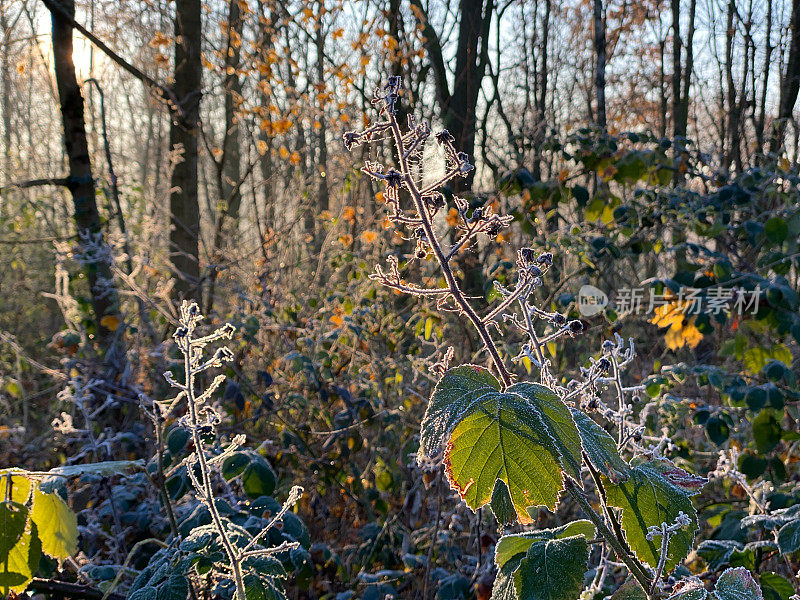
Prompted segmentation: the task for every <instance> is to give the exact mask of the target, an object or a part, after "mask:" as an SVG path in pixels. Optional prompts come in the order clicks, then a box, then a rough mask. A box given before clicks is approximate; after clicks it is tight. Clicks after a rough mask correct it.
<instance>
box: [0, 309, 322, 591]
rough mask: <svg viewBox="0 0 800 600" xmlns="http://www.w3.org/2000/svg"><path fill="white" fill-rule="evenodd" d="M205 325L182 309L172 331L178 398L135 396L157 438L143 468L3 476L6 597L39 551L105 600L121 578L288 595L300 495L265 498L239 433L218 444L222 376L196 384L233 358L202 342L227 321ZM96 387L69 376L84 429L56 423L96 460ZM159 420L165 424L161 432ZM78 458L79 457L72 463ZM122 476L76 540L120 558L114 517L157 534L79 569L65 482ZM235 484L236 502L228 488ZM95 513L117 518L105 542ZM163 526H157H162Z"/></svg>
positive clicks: (264, 485)
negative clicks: (144, 555) (152, 499)
mask: <svg viewBox="0 0 800 600" xmlns="http://www.w3.org/2000/svg"><path fill="white" fill-rule="evenodd" d="M202 319H203V316H202V315H201V314H200V310H199V308H198V306H197V304H195V303H188V302H183V304H182V306H181V307H180V319H179V324H178V327H177V328H176V330H175V333H174V335H173V339H174V341H175V344H176V346H177V349H178V350H179V352H180V355H181V356H182V371H183V377H182V381H179V380H178V379H177V378H176V375H175V374H174V373H173V372H172V371H167V372H166V373H165V374H164V375H165V378H166V380H167V381H168V382H169V384H170V385H171V386H172V387H173V388H176V389H177V390H178V394H177V395H176V396H175V397H174V398H172V399H170V400H165V401H153V400H151V399H149V398H148V397H147V396H145V395H144V394H140V397H139V400H140V406H141V408H142V410H143V411H144V412H145V414H146V415H147V416H148V418H149V419H150V420H151V421H152V424H153V430H154V432H155V446H156V455H155V456H154V458H153V460H152V461H150V463H148V464H147V465H146V466H145V465H144V463H143V461H103V462H94V463H89V464H75V465H67V466H63V467H58V468H55V469H52V470H50V471H47V472H34V471H26V470H23V469H17V468H14V469H5V470H0V485H1V486H2V487H0V489H1V490H2V492H1V493H2V502H0V592H1V593H2V595H3V596H6V595H8V594H10V593H14V594H21V593H22V592H23V591H24V590H26V588H28V586H29V584H31V581H32V580H33V577H34V575H35V573H36V572H37V570H39V568H40V567H39V563H40V558H41V556H42V554H45V555H47V556H49V557H52V558H54V559H56V560H58V561H59V562H62V561H66V560H69V561H72V563H73V565H75V566H76V567H78V571H79V573H82V575H83V576H84V577H85V578H86V579H88V580H89V581H93V582H95V583H96V584H97V585H98V586H99V587H100V588H101V589H102V590H103V592H104V595H103V598H108V597H109V596H110V595H111V594H112V593H113V592H114V591H115V590H117V589H119V588H120V586H121V584H122V583H123V582H126V583H125V586H124V587H126V588H127V594H128V597H129V598H131V599H133V600H186V598H189V597H190V598H192V599H193V600H196V599H198V598H201V597H209V596H213V597H215V598H234V599H236V600H267V599H269V600H273V599H275V600H278V599H281V598H286V595H285V594H284V584H283V583H282V582H283V580H284V579H286V578H287V577H289V575H290V573H292V572H294V571H297V570H298V569H301V568H302V567H303V565H304V564H306V563H307V562H308V553H307V548H308V546H309V540H308V532H307V531H306V529H305V526H304V525H303V523H302V521H300V519H299V518H297V517H296V516H295V515H294V514H293V513H291V512H290V509H291V508H292V507H293V506H294V505H295V503H296V502H297V501H298V500H299V498H300V497H301V495H302V488H300V487H298V486H294V487H292V488H291V490H290V491H289V494H288V498H287V499H286V501H285V502H284V503H283V504H282V505H281V504H280V503H278V502H277V501H276V500H275V499H274V498H273V497H272V494H273V492H274V491H275V487H276V483H277V480H276V475H275V473H274V472H273V470H272V468H271V466H270V465H269V463H268V462H267V461H266V459H264V458H263V457H262V456H261V455H260V454H259V453H257V452H254V451H252V450H247V449H244V448H243V445H244V442H245V436H244V435H236V436H234V437H233V439H231V440H228V441H227V442H226V440H225V439H224V438H223V437H222V436H220V435H219V434H218V432H217V427H218V426H219V424H220V423H221V422H222V416H221V414H220V413H219V412H218V411H217V410H216V408H215V407H214V405H213V403H212V395H213V394H214V392H215V391H216V390H217V389H218V388H219V386H220V385H221V384H222V383H223V382H224V381H225V379H226V377H225V376H224V375H217V376H216V377H215V378H214V379H213V380H212V381H211V383H210V384H209V385H208V386H207V387H206V388H205V390H204V391H202V392H199V391H198V389H197V386H198V378H199V377H201V376H202V374H204V373H206V372H207V371H209V370H211V369H215V368H219V367H222V366H223V365H224V364H225V363H226V362H228V361H230V360H231V358H232V353H231V351H230V350H229V349H228V348H226V347H220V348H217V349H216V350H215V351H214V352H213V353H212V354H211V355H210V356H209V355H208V354H207V353H206V352H205V351H206V349H207V347H208V346H209V345H211V344H214V343H216V342H219V341H220V340H225V339H230V338H231V336H232V335H233V333H234V331H235V328H234V327H233V326H231V325H229V324H226V325H224V326H223V327H221V328H219V329H217V330H215V331H213V332H212V333H210V334H207V335H198V333H197V329H198V326H199V324H200V322H201V320H202ZM93 385H94V383H93V382H89V384H82V383H81V382H79V381H73V382H72V383H71V386H70V391H69V393H68V394H65V399H69V400H70V401H72V402H73V403H74V404H75V405H76V407H77V408H78V410H79V411H80V412H81V414H83V416H84V419H85V421H86V426H85V429H77V428H76V427H75V425H74V423H73V422H72V418H71V417H70V416H69V415H68V414H66V413H64V414H63V415H62V417H61V418H60V419H59V420H58V422H57V423H54V426H55V427H56V429H57V430H59V431H60V432H62V433H65V434H71V435H74V434H77V435H79V436H82V435H88V437H89V438H90V439H89V440H87V444H86V445H87V448H89V450H90V451H91V453H92V455H94V456H95V457H96V456H97V451H98V449H99V448H100V446H102V444H98V441H97V439H96V438H95V437H94V435H93V434H92V422H91V418H92V417H91V414H89V411H88V409H87V407H88V405H89V402H90V400H91V398H92V387H93ZM110 404H113V402H108V401H107V402H106V404H103V405H102V406H101V407H100V409H95V411H94V414H97V412H99V410H101V409H104V408H106V407H107V406H108V405H110ZM167 423H170V424H171V426H170V428H169V431H168V432H167V433H166V435H165V428H166V424H167ZM105 443H108V440H106V442H105ZM87 453H89V451H87V452H82V453H81V452H79V453H76V455H75V457H74V459H80V458H81V457H83V456H84V455H85V454H87ZM131 472H133V474H134V476H135V475H136V474H144V475H145V478H141V479H139V480H137V479H135V478H134V476H132V477H130V478H129V479H128V481H127V482H126V485H125V486H119V488H120V489H117V490H115V492H116V495H117V496H119V497H117V498H114V497H113V495H112V497H110V498H108V499H106V500H104V501H103V502H102V503H100V504H99V506H98V509H97V510H96V511H95V510H94V509H93V508H92V507H90V508H89V510H88V511H87V512H88V514H86V515H84V516H83V519H84V520H85V524H84V525H81V526H80V529H81V530H82V533H83V534H84V536H86V537H89V538H92V537H93V536H99V537H100V538H101V539H103V541H104V542H105V543H107V544H110V545H111V547H113V548H114V549H116V550H117V551H119V550H120V548H121V547H122V544H123V539H122V536H123V535H124V532H123V531H122V530H121V525H120V523H121V522H124V523H126V524H130V523H140V522H144V523H145V524H146V527H149V528H150V529H151V530H152V529H155V530H156V531H155V533H156V534H159V533H163V536H162V537H159V536H158V535H156V536H154V537H147V538H146V539H140V540H139V541H138V542H137V543H136V544H134V545H133V546H132V547H131V548H130V550H129V551H128V552H127V555H126V556H124V555H123V556H124V560H120V563H119V564H92V563H84V564H80V563H79V562H77V561H75V559H73V558H72V557H73V556H75V554H76V551H77V549H78V536H79V524H78V519H77V517H76V514H75V513H73V511H72V510H71V509H70V508H69V506H68V504H67V503H66V502H65V497H66V494H67V486H66V485H64V484H65V482H66V481H67V480H74V481H76V482H79V483H80V482H82V483H84V484H87V483H88V484H90V485H91V483H92V482H93V481H97V480H99V481H100V482H101V483H106V484H107V478H109V477H114V476H120V475H123V474H125V473H131ZM137 483H140V484H142V485H147V484H148V483H149V484H152V487H151V489H157V490H158V493H159V496H160V500H161V509H162V510H163V511H164V512H165V513H166V519H163V518H159V517H158V515H157V514H153V512H152V507H153V505H152V504H150V508H148V503H146V502H142V503H138V502H136V498H137V492H136V490H137ZM239 486H241V490H242V492H243V495H244V496H245V497H244V498H241V497H240V496H239V495H238V493H237V489H238V487H239ZM62 495H63V496H64V497H62ZM131 499H132V500H133V502H130V500H131ZM156 506H157V505H156ZM156 510H158V508H156ZM104 511H108V512H113V514H114V522H115V524H116V526H117V529H116V530H115V531H114V532H113V533H114V535H113V536H111V535H108V534H107V533H106V532H104V531H103V528H102V526H101V525H100V524H99V523H95V521H96V520H97V513H102V512H104ZM165 522H166V527H165V528H164V529H163V530H162V529H161V528H160V527H159V524H161V523H165ZM115 537H116V539H114V538H115ZM148 545H150V546H151V547H152V546H155V547H159V549H158V550H157V551H156V552H154V553H153V554H152V555H151V556H150V557H149V560H148V561H147V563H146V564H145V566H144V568H142V569H140V570H137V569H135V568H134V567H133V566H132V563H133V562H134V557H135V555H136V554H137V552H138V551H139V550H140V549H141V548H143V547H145V546H148ZM119 558H120V559H121V558H122V556H120V557H119ZM136 558H138V557H136ZM131 579H132V581H131ZM82 590H83V588H82V587H80V586H79V587H78V588H77V590H76V589H73V590H72V593H76V594H78V595H79V596H80V595H81V594H82Z"/></svg>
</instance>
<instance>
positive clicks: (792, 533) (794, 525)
mask: <svg viewBox="0 0 800 600" xmlns="http://www.w3.org/2000/svg"><path fill="white" fill-rule="evenodd" d="M778 547H779V548H780V550H781V554H789V553H791V552H797V550H798V549H800V519H795V520H794V521H789V522H788V523H786V524H785V525H784V526H783V527H781V528H780V529H779V530H778Z"/></svg>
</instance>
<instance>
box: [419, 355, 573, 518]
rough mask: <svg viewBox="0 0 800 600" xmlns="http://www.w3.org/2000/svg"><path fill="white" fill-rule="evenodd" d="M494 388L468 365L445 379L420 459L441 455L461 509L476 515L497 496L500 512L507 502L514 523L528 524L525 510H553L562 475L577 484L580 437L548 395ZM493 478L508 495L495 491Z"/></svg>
mask: <svg viewBox="0 0 800 600" xmlns="http://www.w3.org/2000/svg"><path fill="white" fill-rule="evenodd" d="M499 388H500V384H499V383H498V382H497V380H496V379H495V378H494V377H493V376H492V375H491V373H489V372H488V371H486V370H485V369H482V368H480V367H476V366H473V365H464V366H461V367H456V368H455V369H451V370H450V371H448V372H447V373H445V375H444V377H443V378H442V380H441V381H440V382H439V383H438V385H437V386H436V389H435V390H434V392H433V396H432V397H431V401H430V404H429V406H428V410H427V412H426V415H425V418H424V419H423V423H422V433H421V436H420V458H421V459H423V460H424V459H425V458H433V457H435V456H437V455H438V453H439V451H440V450H441V449H444V457H443V461H444V464H445V471H446V473H447V477H448V480H449V481H450V484H451V486H452V487H453V488H454V489H456V490H457V491H458V492H459V494H460V495H461V497H462V498H463V499H464V500H465V502H466V503H467V506H469V507H470V508H471V509H472V510H477V509H478V508H480V507H481V506H484V505H486V504H488V503H489V502H490V501H491V500H492V495H493V494H495V500H496V506H497V507H498V509H500V508H502V510H501V511H500V512H503V511H506V510H507V506H503V505H502V503H507V501H508V499H509V498H510V501H511V504H513V506H514V511H515V512H516V516H517V519H518V520H519V522H520V523H531V522H532V518H531V516H530V514H529V513H528V509H529V508H531V507H535V506H547V507H548V508H550V509H553V508H554V507H555V504H556V501H557V500H558V494H559V492H560V491H561V489H562V471H565V472H566V473H568V474H569V475H571V476H573V477H575V478H577V479H579V475H580V461H581V456H580V450H581V446H580V434H579V433H578V428H577V426H576V425H575V422H574V421H573V420H572V415H571V413H570V412H569V409H568V408H567V406H566V405H565V404H564V403H563V402H561V400H560V399H559V398H558V396H557V395H556V394H555V393H554V392H553V391H552V390H550V389H548V388H546V387H544V386H541V385H537V384H521V383H520V384H515V385H513V386H511V387H509V388H508V389H507V390H506V391H505V392H500V391H499ZM498 480H500V481H503V482H504V483H505V485H506V486H507V488H508V490H507V492H508V495H507V497H504V496H503V495H502V494H503V492H504V490H502V489H501V490H500V491H497V492H496V491H495V490H496V487H495V486H496V482H497V481H498ZM502 516H504V517H507V514H503V515H502Z"/></svg>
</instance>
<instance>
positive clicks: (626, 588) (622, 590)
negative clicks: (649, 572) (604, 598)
mask: <svg viewBox="0 0 800 600" xmlns="http://www.w3.org/2000/svg"><path fill="white" fill-rule="evenodd" d="M611 600H647V593H646V592H645V591H644V589H642V586H640V585H639V584H638V583H636V580H635V579H629V580H628V581H626V582H625V583H623V584H622V585H621V586H619V588H618V589H617V591H616V592H614V593H613V594H612V595H611Z"/></svg>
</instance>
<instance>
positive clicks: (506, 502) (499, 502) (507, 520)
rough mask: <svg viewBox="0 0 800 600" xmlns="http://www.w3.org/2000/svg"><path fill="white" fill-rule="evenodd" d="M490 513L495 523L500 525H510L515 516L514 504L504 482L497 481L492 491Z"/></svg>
mask: <svg viewBox="0 0 800 600" xmlns="http://www.w3.org/2000/svg"><path fill="white" fill-rule="evenodd" d="M490 506H491V507H492V513H494V518H495V519H497V522H498V523H500V524H502V525H511V524H512V523H513V522H514V519H515V518H516V516H517V513H516V511H515V510H514V502H513V501H512V500H511V494H510V493H509V491H508V486H507V485H506V484H505V482H503V481H500V480H497V481H495V483H494V490H492V501H491V503H490Z"/></svg>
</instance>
